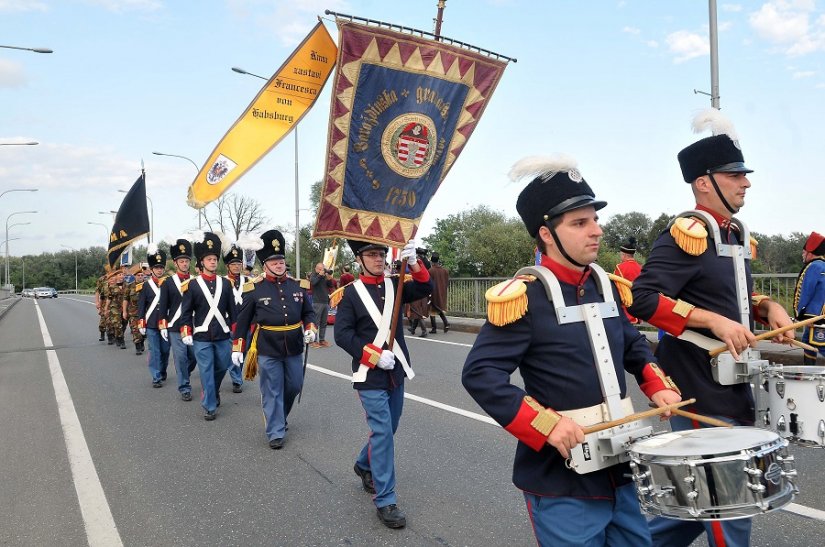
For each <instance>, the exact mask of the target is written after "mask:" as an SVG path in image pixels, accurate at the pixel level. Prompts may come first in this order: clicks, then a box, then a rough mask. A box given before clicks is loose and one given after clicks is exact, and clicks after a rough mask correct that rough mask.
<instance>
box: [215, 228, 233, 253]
mask: <svg viewBox="0 0 825 547" xmlns="http://www.w3.org/2000/svg"><path fill="white" fill-rule="evenodd" d="M214 234H215V235H216V236H218V239H220V240H221V256H223V255H225V254H226V253H228V252H229V251H230V250H232V240H231V239H230V238H229V236H227V235H226V234H225V233H223V232H214Z"/></svg>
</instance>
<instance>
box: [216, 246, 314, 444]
mask: <svg viewBox="0 0 825 547" xmlns="http://www.w3.org/2000/svg"><path fill="white" fill-rule="evenodd" d="M259 246H260V248H259V249H258V250H257V255H258V259H259V260H260V261H261V266H262V268H263V270H264V277H263V278H262V279H260V280H258V281H255V282H251V281H250V282H246V283H245V284H244V285H243V286H242V289H243V292H244V295H243V296H244V298H243V305H242V307H241V309H240V314H239V316H238V323H237V325H236V326H235V343H234V344H233V346H232V362H233V364H234V365H235V366H236V367H238V370H240V367H241V365H242V364H243V350H244V347H245V344H246V340H245V334H246V333H247V332H248V331H249V327H250V325H252V324H256V325H257V326H256V328H255V333H254V334H253V335H252V343H251V344H250V348H249V357H248V361H249V362H248V364H247V378H249V379H252V378H254V376H255V372H256V369H257V372H259V373H260V375H261V380H260V386H261V405H262V406H263V412H264V427H265V430H266V437H267V440H268V441H269V447H270V448H272V449H273V450H280V449H281V448H283V446H284V437H285V435H286V419H287V416H289V411H290V410H291V409H292V404H293V402H294V401H295V398H296V397H297V396H298V394H299V393H300V392H301V389H302V388H303V385H304V378H303V371H302V369H301V354H302V353H303V352H304V350H305V347H304V346H305V344H309V343H311V342H312V341H314V340H315V331H316V329H315V313H314V312H313V310H312V305H311V304H310V301H309V297H308V295H307V292H306V290H305V289H303V288H301V286H300V285H299V284H298V281H296V280H295V279H292V278H291V277H289V276H288V275H287V273H286V264H285V262H284V254H283V253H284V249H285V248H286V244H285V242H284V236H283V235H281V232H279V231H278V230H269V231H267V232H265V233H264V234H263V235H262V236H261V241H260V243H259ZM256 365H257V366H256Z"/></svg>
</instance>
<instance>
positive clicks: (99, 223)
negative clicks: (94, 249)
mask: <svg viewBox="0 0 825 547" xmlns="http://www.w3.org/2000/svg"><path fill="white" fill-rule="evenodd" d="M86 224H96V225H97V226H103V230H104V231H105V232H106V245H104V246H103V247H104V248H108V247H109V227H108V226H106V225H105V224H103V223H102V222H86Z"/></svg>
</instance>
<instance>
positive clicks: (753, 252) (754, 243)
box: [751, 236, 759, 260]
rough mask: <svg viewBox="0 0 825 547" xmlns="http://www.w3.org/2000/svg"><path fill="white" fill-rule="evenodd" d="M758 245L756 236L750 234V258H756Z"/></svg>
mask: <svg viewBox="0 0 825 547" xmlns="http://www.w3.org/2000/svg"><path fill="white" fill-rule="evenodd" d="M757 247H759V242H758V241H756V238H755V237H753V236H751V260H756V248H757Z"/></svg>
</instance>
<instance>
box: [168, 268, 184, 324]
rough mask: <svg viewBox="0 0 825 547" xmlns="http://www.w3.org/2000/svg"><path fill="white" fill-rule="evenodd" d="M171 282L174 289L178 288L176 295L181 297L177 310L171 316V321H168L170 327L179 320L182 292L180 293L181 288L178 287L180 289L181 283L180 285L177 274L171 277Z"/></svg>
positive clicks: (181, 307)
mask: <svg viewBox="0 0 825 547" xmlns="http://www.w3.org/2000/svg"><path fill="white" fill-rule="evenodd" d="M172 281H173V282H174V283H175V287H177V288H178V294H179V295H180V296H181V301H180V303H179V304H178V309H177V310H175V315H173V316H172V320H171V321H169V325H170V326H171V325H174V324H175V321H177V320H178V319H180V312H181V310H182V309H183V291H182V290H181V288H180V287H181V283H180V277H178V274H173V275H172Z"/></svg>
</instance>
